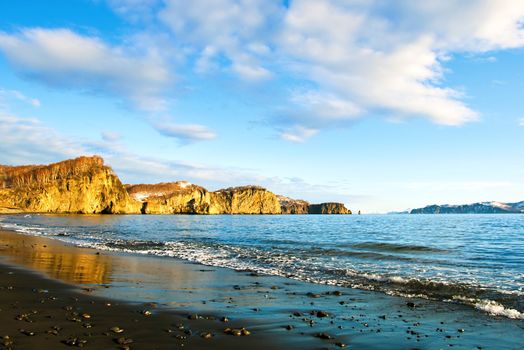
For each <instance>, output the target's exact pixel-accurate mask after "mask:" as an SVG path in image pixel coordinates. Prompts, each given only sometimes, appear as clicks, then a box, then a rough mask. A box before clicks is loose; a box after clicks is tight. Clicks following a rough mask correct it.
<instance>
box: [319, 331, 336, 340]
mask: <svg viewBox="0 0 524 350" xmlns="http://www.w3.org/2000/svg"><path fill="white" fill-rule="evenodd" d="M315 337H317V338H320V339H333V337H332V336H330V335H329V334H327V333H324V332H322V333H317V334H315Z"/></svg>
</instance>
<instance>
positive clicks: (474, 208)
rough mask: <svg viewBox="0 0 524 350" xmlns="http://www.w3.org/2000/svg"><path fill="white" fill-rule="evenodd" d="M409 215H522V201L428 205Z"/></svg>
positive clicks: (413, 210)
mask: <svg viewBox="0 0 524 350" xmlns="http://www.w3.org/2000/svg"><path fill="white" fill-rule="evenodd" d="M409 213H410V214H523V213H524V201H522V202H517V203H502V202H479V203H473V204H462V205H449V204H445V205H436V204H434V205H428V206H426V207H424V208H418V209H412V210H411V211H409Z"/></svg>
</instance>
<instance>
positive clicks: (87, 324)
mask: <svg viewBox="0 0 524 350" xmlns="http://www.w3.org/2000/svg"><path fill="white" fill-rule="evenodd" d="M82 327H84V328H88V329H89V328H92V327H93V325H92V324H91V323H89V322H84V323H83V324H82Z"/></svg>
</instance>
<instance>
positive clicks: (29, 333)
mask: <svg viewBox="0 0 524 350" xmlns="http://www.w3.org/2000/svg"><path fill="white" fill-rule="evenodd" d="M19 331H20V333H22V334H24V335H27V336H29V337H32V336H34V335H35V332H31V331H28V330H26V329H19Z"/></svg>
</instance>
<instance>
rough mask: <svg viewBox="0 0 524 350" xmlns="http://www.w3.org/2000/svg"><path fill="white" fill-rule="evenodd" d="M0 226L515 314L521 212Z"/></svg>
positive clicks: (523, 239)
mask: <svg viewBox="0 0 524 350" xmlns="http://www.w3.org/2000/svg"><path fill="white" fill-rule="evenodd" d="M0 226H3V227H4V228H8V229H14V230H17V231H19V232H22V233H25V234H31V235H43V236H50V237H53V238H57V239H60V240H63V241H67V242H70V243H74V244H76V245H81V246H89V247H94V248H97V249H104V250H116V251H124V252H131V253H140V254H153V255H159V256H165V257H175V258H181V259H185V260H189V261H193V262H199V263H202V264H206V265H212V266H221V267H228V268H233V269H241V270H251V271H254V272H258V273H265V274H271V275H279V276H285V277H288V278H293V279H298V280H303V281H308V282H313V283H323V284H333V285H340V286H345V287H353V288H360V289H368V290H377V291H381V292H384V293H387V294H393V295H400V296H419V297H423V298H428V299H435V300H450V301H456V302H460V303H466V304H470V305H472V306H474V307H477V308H479V309H482V310H484V311H487V312H490V313H493V314H498V315H504V316H507V317H511V318H520V319H524V215H362V216H356V215H354V216H337V215H323V216H322V215H281V216H258V215H254V216H231V215H228V216H185V215H176V216H154V215H151V216H146V215H139V216H133V215H131V216H51V215H26V216H23V215H15V216H0Z"/></svg>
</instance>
